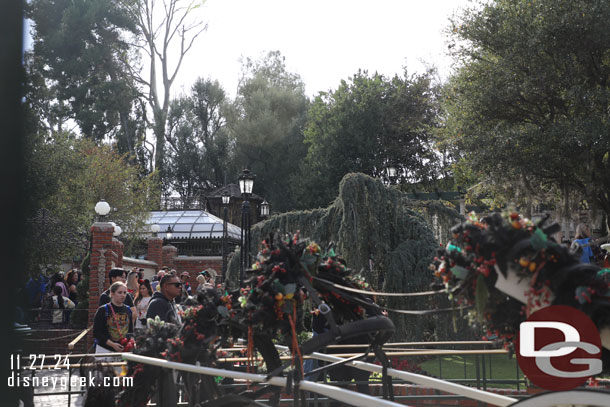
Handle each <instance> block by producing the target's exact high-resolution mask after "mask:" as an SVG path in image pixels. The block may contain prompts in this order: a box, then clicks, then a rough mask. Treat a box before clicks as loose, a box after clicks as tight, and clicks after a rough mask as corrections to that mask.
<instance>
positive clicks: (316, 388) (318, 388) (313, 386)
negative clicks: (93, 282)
mask: <svg viewBox="0 0 610 407" xmlns="http://www.w3.org/2000/svg"><path fill="white" fill-rule="evenodd" d="M123 359H125V360H128V361H132V362H138V363H145V364H148V365H154V366H159V367H164V368H167V369H175V370H181V371H183V372H191V373H199V374H205V375H211V376H222V377H231V378H233V379H241V380H249V381H251V382H257V383H267V384H270V385H273V386H279V387H286V378H285V377H277V376H276V377H271V378H270V379H269V380H267V376H265V375H262V374H253V373H243V372H236V371H232V370H224V369H216V368H212V367H203V366H195V365H190V364H186V363H176V362H170V361H167V360H163V359H156V358H151V357H148V356H141V355H134V354H131V353H124V354H123ZM299 387H300V389H301V390H304V391H311V392H314V393H318V394H322V395H323V396H326V397H330V398H332V399H335V400H339V401H342V402H344V403H348V404H350V405H353V406H358V407H370V406H375V407H405V406H404V404H399V403H395V402H392V401H388V400H384V399H379V398H376V397H373V396H369V395H366V394H360V393H356V392H353V391H350V390H346V389H342V388H339V387H333V386H329V385H327V384H320V383H314V382H310V381H307V380H301V381H300V382H299Z"/></svg>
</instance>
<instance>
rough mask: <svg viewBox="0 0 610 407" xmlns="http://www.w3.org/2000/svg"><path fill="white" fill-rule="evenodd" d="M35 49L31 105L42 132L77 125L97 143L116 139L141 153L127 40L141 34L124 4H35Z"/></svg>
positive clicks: (90, 0)
mask: <svg viewBox="0 0 610 407" xmlns="http://www.w3.org/2000/svg"><path fill="white" fill-rule="evenodd" d="M27 12H28V14H27V15H28V17H29V18H30V19H31V20H32V21H33V32H32V37H33V50H32V52H31V53H30V54H29V55H28V56H27V57H26V63H27V64H26V67H27V73H28V77H29V78H28V92H27V94H26V95H27V98H26V102H27V103H28V104H29V106H30V109H31V110H32V111H33V112H34V114H35V116H36V117H38V118H39V120H40V124H41V128H43V129H44V128H46V129H47V130H50V131H55V132H61V131H62V130H66V123H68V121H69V120H74V122H76V124H77V125H78V126H79V128H80V132H81V133H82V134H83V135H84V136H85V137H88V138H91V139H92V140H95V141H97V142H99V141H102V140H104V139H107V138H110V139H114V138H116V139H117V141H118V142H119V145H120V146H121V148H122V149H123V151H125V152H127V151H129V152H133V151H134V150H135V142H134V137H135V136H134V135H135V125H133V119H132V117H131V113H132V107H133V102H134V99H135V98H136V97H137V94H138V92H137V90H136V89H135V86H134V83H133V80H132V79H131V77H130V75H129V73H128V65H129V64H132V63H133V60H132V59H131V57H132V55H131V54H130V47H129V45H128V44H127V42H126V41H125V37H126V35H127V33H129V32H135V24H134V22H133V21H132V20H131V19H130V18H129V17H128V16H127V13H126V12H125V9H124V7H123V3H121V2H116V1H110V0H75V1H72V0H69V1H68V0H57V1H52V2H49V1H42V0H33V1H32V2H30V3H29V4H28V8H27Z"/></svg>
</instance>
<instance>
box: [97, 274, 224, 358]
mask: <svg viewBox="0 0 610 407" xmlns="http://www.w3.org/2000/svg"><path fill="white" fill-rule="evenodd" d="M108 277H109V279H110V288H108V290H106V291H105V292H104V293H102V295H101V296H100V299H99V308H98V310H97V312H96V314H95V318H94V325H93V336H94V338H95V343H96V353H107V352H123V351H129V350H131V348H132V347H133V338H134V337H135V336H137V335H138V333H139V332H141V330H142V329H144V328H146V321H147V320H148V318H153V319H154V318H156V317H159V318H160V319H161V320H162V321H166V322H172V323H178V324H179V323H181V322H182V320H181V316H180V313H181V312H180V311H181V308H183V307H184V306H183V305H181V304H182V303H184V302H185V301H186V299H187V298H188V296H189V295H192V294H193V291H192V288H191V285H190V282H189V278H190V274H189V273H188V272H183V273H182V274H180V275H178V273H177V272H176V271H175V270H170V269H169V268H167V267H163V268H162V269H161V270H159V272H158V273H157V274H156V275H155V276H154V277H153V279H152V280H153V281H152V282H151V281H149V280H148V279H144V278H143V274H142V273H141V272H140V271H134V270H132V271H130V272H128V273H127V272H126V271H125V270H123V269H119V268H114V269H112V270H110V272H109V273H108ZM215 278H216V272H215V271H214V270H213V269H207V270H203V271H202V272H200V273H199V275H198V276H197V278H196V280H197V282H198V285H197V291H199V290H202V289H204V288H206V287H210V288H212V287H215V285H214V284H215Z"/></svg>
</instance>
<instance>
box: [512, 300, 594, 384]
mask: <svg viewBox="0 0 610 407" xmlns="http://www.w3.org/2000/svg"><path fill="white" fill-rule="evenodd" d="M517 361H518V363H519V366H520V367H521V370H522V371H523V373H524V374H525V375H526V376H527V378H528V379H529V380H531V381H532V383H534V384H535V385H536V386H539V387H542V388H543V389H547V390H552V391H561V390H570V389H574V388H576V387H578V386H581V385H583V384H584V383H585V382H586V381H587V379H588V378H589V377H591V376H593V375H596V374H598V373H601V371H602V361H601V339H600V336H599V332H598V331H597V328H596V327H595V324H594V323H593V321H591V319H590V318H589V317H588V316H587V315H585V314H584V313H582V312H581V311H579V310H577V309H575V308H572V307H568V306H562V305H553V306H549V307H546V308H543V309H541V310H539V311H536V312H534V313H533V314H532V315H530V317H529V318H528V319H527V321H525V322H523V323H521V325H520V329H519V337H518V340H517Z"/></svg>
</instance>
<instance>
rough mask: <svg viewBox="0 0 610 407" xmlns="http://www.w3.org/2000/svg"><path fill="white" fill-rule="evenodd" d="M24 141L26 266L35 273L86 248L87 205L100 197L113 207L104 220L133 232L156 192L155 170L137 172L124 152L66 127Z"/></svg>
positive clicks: (89, 220) (89, 217)
mask: <svg viewBox="0 0 610 407" xmlns="http://www.w3.org/2000/svg"><path fill="white" fill-rule="evenodd" d="M28 141H29V143H28V148H27V154H26V163H27V165H26V168H27V173H26V174H25V180H26V190H27V191H28V194H29V197H28V199H29V204H28V206H27V208H26V211H27V214H28V218H29V220H28V224H27V227H26V230H25V235H26V239H25V241H26V244H27V250H26V253H27V254H28V255H27V256H26V263H27V270H28V272H30V273H38V272H39V270H40V266H56V265H58V264H60V263H61V262H62V261H63V260H65V259H66V258H71V257H72V256H74V255H83V254H84V253H85V252H86V251H87V249H88V247H89V246H88V241H87V239H88V233H89V229H90V226H91V224H92V223H93V222H94V221H95V219H94V217H95V212H94V211H93V208H94V206H95V204H96V202H98V201H99V200H100V199H105V200H106V201H107V202H108V203H109V204H110V205H111V207H113V208H115V210H113V212H112V213H111V214H110V215H109V216H110V219H109V220H112V221H114V222H116V223H117V224H118V225H119V226H121V228H122V229H123V230H124V231H125V232H124V233H125V236H130V235H131V236H133V235H137V234H138V232H139V231H140V230H141V227H142V226H143V225H144V222H145V221H146V218H147V217H148V211H149V210H150V209H151V208H150V202H151V198H152V197H154V196H156V194H157V191H156V185H157V183H156V179H155V174H153V175H150V176H148V177H142V176H141V174H140V170H139V169H138V168H137V167H135V166H132V165H130V164H129V162H128V161H127V157H126V156H121V155H119V154H117V153H116V152H115V151H114V150H113V149H112V148H111V147H109V146H105V145H104V146H96V145H95V144H94V143H93V142H92V141H90V140H86V139H80V140H77V139H75V138H74V136H72V135H70V134H69V133H60V134H56V135H55V137H54V138H53V139H51V140H47V139H45V138H43V137H40V136H38V137H37V138H35V137H32V138H31V139H30V140H28Z"/></svg>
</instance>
